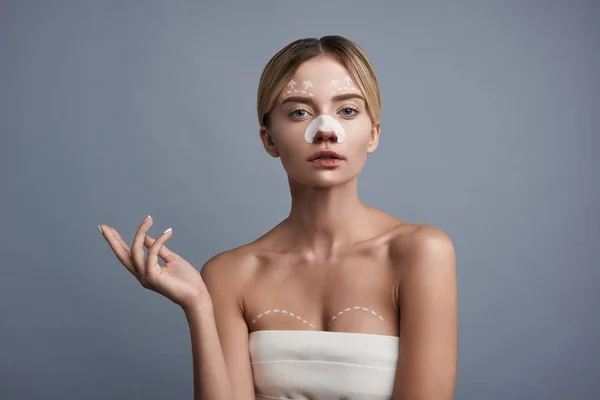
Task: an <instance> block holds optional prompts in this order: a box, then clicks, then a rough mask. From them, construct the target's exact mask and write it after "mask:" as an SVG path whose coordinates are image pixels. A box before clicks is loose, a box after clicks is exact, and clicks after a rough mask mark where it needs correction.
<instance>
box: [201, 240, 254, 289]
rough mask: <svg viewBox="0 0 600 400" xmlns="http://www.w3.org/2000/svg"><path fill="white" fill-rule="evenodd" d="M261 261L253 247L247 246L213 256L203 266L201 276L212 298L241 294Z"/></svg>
mask: <svg viewBox="0 0 600 400" xmlns="http://www.w3.org/2000/svg"><path fill="white" fill-rule="evenodd" d="M259 261H260V256H259V254H257V253H256V251H255V249H254V248H253V246H252V245H250V244H246V245H242V246H239V247H236V248H233V249H231V250H226V251H223V252H221V253H218V254H216V255H214V256H212V257H211V258H210V259H209V260H208V261H206V263H204V265H203V266H202V269H201V270H200V275H201V276H202V280H203V281H204V283H205V284H206V287H207V289H208V291H209V294H210V295H211V297H212V296H213V295H217V294H224V293H232V292H233V293H238V294H240V293H241V291H242V290H243V287H244V286H245V284H246V283H248V282H249V280H250V279H251V278H252V276H253V275H254V271H255V270H256V267H257V265H258V264H259ZM224 289H227V291H226V292H225V291H224Z"/></svg>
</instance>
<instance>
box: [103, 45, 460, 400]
mask: <svg viewBox="0 0 600 400" xmlns="http://www.w3.org/2000/svg"><path fill="white" fill-rule="evenodd" d="M346 76H349V72H348V70H346V68H345V67H344V66H343V65H342V64H340V63H339V62H338V61H337V60H336V59H334V58H332V57H331V56H319V57H316V58H313V59H311V60H308V61H306V62H304V63H303V64H302V65H301V66H300V67H299V68H298V69H297V70H296V72H295V73H294V75H293V77H292V80H294V81H295V82H297V83H302V82H305V81H307V80H310V81H311V83H312V84H313V85H312V87H310V90H309V91H310V92H311V93H312V94H313V96H306V94H302V96H305V97H310V99H312V100H313V102H312V103H307V102H304V101H299V100H294V101H291V102H289V101H288V102H286V101H285V100H286V99H288V97H289V96H291V95H290V94H288V93H287V87H286V88H284V89H283V90H282V92H281V93H280V95H279V98H278V101H277V103H276V104H275V106H274V107H273V109H272V110H271V112H270V114H269V120H270V124H269V126H262V127H261V128H260V130H259V135H260V139H261V140H262V143H263V145H264V148H265V150H266V152H267V153H268V154H269V155H271V156H272V157H276V158H279V159H280V160H281V163H282V166H283V168H284V169H285V171H286V172H287V175H288V182H289V187H290V193H291V198H292V204H291V210H290V214H289V216H288V217H287V218H286V219H284V220H283V221H281V222H280V223H279V224H278V225H277V226H275V227H274V228H272V229H271V230H270V231H268V232H267V233H265V234H264V235H263V236H261V237H260V238H258V239H256V240H255V241H253V242H251V243H248V244H246V245H243V246H240V247H238V248H235V249H232V250H229V251H226V252H223V253H220V254H217V255H216V256H214V257H213V258H211V259H210V260H209V261H207V263H206V264H205V265H204V266H203V268H202V272H201V273H199V274H198V273H197V271H196V269H195V268H194V267H193V266H191V265H189V263H187V262H185V260H183V259H182V258H181V257H180V256H178V255H175V254H174V253H172V252H170V251H169V250H168V249H167V248H166V246H164V242H165V241H166V240H168V238H170V235H171V233H166V234H163V235H161V236H159V237H158V238H157V240H156V241H155V240H154V239H152V238H149V237H146V236H145V235H146V233H147V231H148V229H149V228H150V225H151V222H150V221H146V222H144V223H142V225H141V226H140V228H139V230H138V232H137V233H136V236H135V238H134V243H133V246H132V249H131V251H129V250H128V247H127V245H126V243H125V242H124V241H123V240H122V239H120V236H118V232H116V230H114V229H113V228H110V227H108V226H106V225H102V228H103V232H104V233H105V237H106V238H107V240H108V242H109V244H110V245H111V247H112V248H113V251H115V254H117V257H118V258H119V259H120V260H121V262H122V263H123V264H124V265H125V266H126V267H127V269H128V270H129V271H130V272H131V273H133V274H134V275H135V276H136V277H138V279H140V282H141V283H142V285H144V287H146V288H148V289H151V290H155V291H157V292H159V293H162V294H163V295H165V296H166V297H168V298H170V299H171V300H172V301H174V302H175V303H177V304H180V305H181V306H182V307H183V308H184V309H186V310H193V309H195V308H198V307H199V304H210V305H211V306H212V307H213V309H214V315H215V320H216V325H217V329H218V333H219V339H220V343H221V347H222V350H223V356H224V358H225V362H226V365H227V370H228V375H229V378H230V381H231V383H232V387H233V391H234V393H235V398H236V399H238V400H239V399H253V398H254V385H253V379H252V369H251V364H250V359H249V348H248V340H249V334H250V333H251V332H254V331H259V330H270V329H291V330H295V329H313V328H309V327H307V326H306V325H303V324H302V323H301V322H298V321H297V320H295V319H293V318H289V317H286V316H270V317H269V318H266V317H265V318H261V319H260V320H259V321H257V322H254V323H253V322H252V320H253V318H254V317H255V316H256V315H257V314H258V313H260V312H262V311H264V310H265V309H268V308H273V307H278V308H285V309H288V310H292V311H294V310H296V311H297V312H301V313H302V316H303V317H304V318H306V319H308V320H310V321H312V322H313V324H314V329H316V330H330V331H338V332H357V333H374V334H384V335H392V336H399V338H400V346H399V349H400V350H399V354H398V368H397V371H396V379H395V383H394V394H393V398H394V399H411V400H413V399H451V398H453V393H454V387H455V380H456V363H457V351H458V327H457V325H458V324H457V319H458V318H457V317H458V307H457V287H456V255H455V251H454V246H453V244H452V241H451V240H450V238H449V236H448V235H447V234H446V233H444V232H443V231H441V230H440V229H438V228H434V227H431V226H427V225H422V224H409V223H406V222H404V221H401V220H399V219H397V218H394V217H392V216H390V215H388V214H386V213H385V212H383V211H381V210H378V209H376V208H373V207H370V206H368V205H366V204H364V203H362V202H361V201H360V199H359V197H358V191H357V180H358V175H359V173H360V171H361V170H362V168H363V166H364V163H365V161H366V158H367V156H368V154H370V153H372V152H373V151H375V149H376V148H377V146H378V143H379V135H380V124H379V122H378V121H377V122H374V121H371V119H370V118H369V115H368V113H367V112H366V104H365V102H364V100H363V99H356V98H352V99H345V100H342V101H332V97H333V95H334V94H332V90H331V86H330V82H331V80H333V79H335V80H337V81H339V82H343V80H344V77H346ZM347 93H358V92H357V91H356V90H350V89H347V90H342V91H336V92H335V94H347ZM297 95H298V94H294V95H293V96H297ZM288 100H289V99H288ZM350 109H354V110H357V112H355V111H352V110H350ZM299 110H303V111H299ZM319 114H329V115H331V116H333V117H334V118H336V119H337V120H338V121H339V122H340V123H341V124H342V126H343V127H344V130H345V131H346V140H345V141H344V142H343V143H338V142H337V138H336V137H335V135H334V133H333V132H319V133H318V134H317V137H315V140H314V143H307V142H306V141H305V139H304V132H305V129H306V127H307V126H308V124H309V123H310V121H312V120H313V119H314V118H316V117H317V116H318V115H319ZM322 149H330V150H333V151H335V152H337V153H338V154H341V155H342V156H343V157H344V160H343V161H342V162H341V163H340V164H339V165H338V166H336V167H335V168H323V167H319V166H315V165H314V164H313V163H311V162H310V161H307V158H308V157H309V156H310V155H311V154H313V153H314V152H315V151H317V150H322ZM113 235H114V236H113ZM143 246H146V247H148V248H149V252H148V253H149V256H148V260H147V261H144V260H143ZM130 253H131V254H133V259H137V262H133V263H132V262H131V261H130ZM157 256H160V257H162V258H164V259H165V261H167V263H166V264H165V265H164V266H162V267H160V266H159V265H158V264H157V263H156V261H157ZM136 265H139V266H138V267H136ZM144 265H145V266H144ZM161 270H164V271H165V272H163V273H161ZM195 271H196V272H195ZM144 274H147V275H144ZM354 304H360V305H369V306H370V307H373V308H374V309H375V310H377V312H378V313H379V314H380V315H384V316H385V322H383V321H381V320H379V319H377V318H372V317H371V318H368V317H365V315H363V314H360V313H354V314H351V313H348V315H347V316H345V317H343V318H338V319H336V320H335V322H334V323H332V324H331V325H330V326H329V325H328V321H330V318H331V317H332V316H333V315H335V313H336V312H337V311H339V310H340V309H343V308H345V307H348V306H349V305H354Z"/></svg>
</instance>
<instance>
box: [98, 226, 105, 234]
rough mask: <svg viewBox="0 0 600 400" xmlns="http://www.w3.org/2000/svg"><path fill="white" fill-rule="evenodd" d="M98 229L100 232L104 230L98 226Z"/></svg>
mask: <svg viewBox="0 0 600 400" xmlns="http://www.w3.org/2000/svg"><path fill="white" fill-rule="evenodd" d="M98 229H100V232H102V228H100V225H98ZM102 233H104V232H102Z"/></svg>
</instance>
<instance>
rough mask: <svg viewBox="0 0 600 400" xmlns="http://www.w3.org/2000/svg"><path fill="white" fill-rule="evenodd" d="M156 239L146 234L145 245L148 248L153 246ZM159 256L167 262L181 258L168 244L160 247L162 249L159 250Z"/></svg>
mask: <svg viewBox="0 0 600 400" xmlns="http://www.w3.org/2000/svg"><path fill="white" fill-rule="evenodd" d="M155 241H156V239H152V238H151V237H150V236H147V235H146V238H145V239H144V246H146V247H147V248H150V246H152V244H153V243H154V242H155ZM158 256H159V257H160V258H162V259H163V260H165V262H172V261H175V260H176V259H177V258H179V254H177V253H175V252H174V251H172V250H169V248H168V247H167V246H165V245H164V244H163V246H162V247H161V248H160V251H159V252H158Z"/></svg>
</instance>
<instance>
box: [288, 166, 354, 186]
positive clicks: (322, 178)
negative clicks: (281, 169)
mask: <svg viewBox="0 0 600 400" xmlns="http://www.w3.org/2000/svg"><path fill="white" fill-rule="evenodd" d="M288 176H289V177H290V179H292V180H294V181H296V182H297V183H299V184H301V185H306V186H313V187H318V188H323V189H327V188H332V187H335V186H342V185H344V184H346V183H348V182H350V181H351V180H353V179H355V178H356V176H355V175H352V176H349V175H348V173H347V172H346V173H344V172H342V171H340V170H339V169H331V170H317V171H314V170H313V171H309V172H308V173H307V172H304V173H302V174H294V175H290V174H288Z"/></svg>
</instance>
